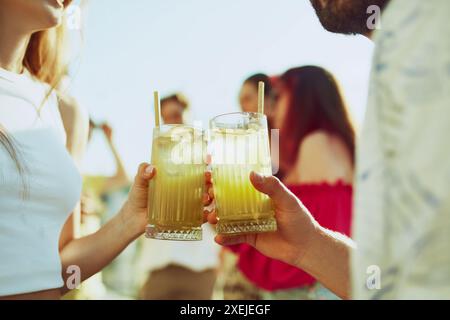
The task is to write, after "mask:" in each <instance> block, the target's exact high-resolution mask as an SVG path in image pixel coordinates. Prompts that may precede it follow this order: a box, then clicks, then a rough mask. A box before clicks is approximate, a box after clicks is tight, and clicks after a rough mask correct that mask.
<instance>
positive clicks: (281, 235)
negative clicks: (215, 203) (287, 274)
mask: <svg viewBox="0 0 450 320" xmlns="http://www.w3.org/2000/svg"><path fill="white" fill-rule="evenodd" d="M250 180H251V182H252V184H253V186H254V187H255V188H256V189H257V190H258V191H260V192H262V193H265V194H267V195H268V196H269V197H270V198H271V199H272V201H273V204H274V209H275V217H276V220H277V231H276V232H268V233H258V234H246V235H239V236H225V235H217V236H216V239H215V240H216V242H217V243H218V244H221V245H233V244H239V243H248V244H250V245H251V246H253V247H255V248H256V249H257V250H258V251H260V252H261V253H263V254H264V255H266V256H268V257H271V258H274V259H277V260H281V261H284V262H286V263H289V264H292V265H295V266H299V264H300V260H301V259H302V257H303V256H304V255H305V253H306V251H307V249H308V244H309V242H310V240H311V238H312V237H313V235H314V234H315V233H316V231H317V230H318V228H319V226H318V224H317V222H316V221H315V220H314V218H313V217H312V216H311V214H310V213H309V211H308V210H307V209H306V208H305V206H304V205H303V204H302V203H301V202H300V200H299V199H297V197H296V196H295V195H294V194H293V193H292V192H290V191H289V190H288V189H287V188H286V187H285V186H284V185H283V184H282V183H281V182H280V181H279V180H278V179H277V178H275V177H273V176H268V177H264V176H261V175H259V174H257V173H255V172H252V173H251V174H250ZM207 219H208V221H209V222H210V223H213V224H215V223H217V216H216V214H215V213H211V214H210V215H208V217H207Z"/></svg>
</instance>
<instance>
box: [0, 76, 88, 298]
mask: <svg viewBox="0 0 450 320" xmlns="http://www.w3.org/2000/svg"><path fill="white" fill-rule="evenodd" d="M48 90H49V87H48V86H47V85H45V84H43V83H42V82H39V81H38V80H36V79H34V78H33V77H32V76H31V75H30V74H29V73H28V72H25V73H24V74H21V75H19V74H15V73H11V72H9V71H6V70H4V69H1V68H0V125H1V126H2V129H3V130H4V131H6V133H7V134H8V135H9V137H10V138H11V140H12V141H13V143H14V146H15V149H16V150H17V152H18V155H19V162H20V164H21V165H22V167H24V168H25V172H24V174H23V175H22V177H21V175H20V174H19V172H18V170H17V167H16V164H15V162H14V161H13V159H12V158H11V156H10V155H9V153H8V152H7V150H6V149H5V148H4V146H3V145H2V144H1V143H0V296H5V295H13V294H21V293H29V292H35V291H41V290H48V289H53V288H59V287H62V285H63V281H62V270H61V259H60V256H59V251H58V241H59V236H60V233H61V229H62V227H63V225H64V223H65V222H66V220H67V218H68V216H69V214H70V213H71V212H72V210H73V209H74V207H75V205H76V203H77V202H78V200H79V199H80V193H81V176H80V174H79V172H78V170H77V168H76V167H75V165H74V162H73V161H72V159H71V157H70V155H69V154H68V152H67V151H66V148H65V140H66V135H65V132H64V127H63V124H62V121H61V116H60V114H59V111H58V103H57V98H56V95H55V93H52V94H51V95H50V96H49V97H48V99H47V100H45V103H44V105H43V106H42V109H41V112H40V114H39V113H38V112H37V109H38V108H39V107H40V106H41V104H42V102H43V101H44V99H45V96H46V94H47V92H48ZM22 178H23V179H22Z"/></svg>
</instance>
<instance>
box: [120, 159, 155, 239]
mask: <svg viewBox="0 0 450 320" xmlns="http://www.w3.org/2000/svg"><path fill="white" fill-rule="evenodd" d="M155 174H156V170H155V168H154V167H153V166H152V165H150V164H148V163H142V164H141V165H140V166H139V169H138V172H137V174H136V177H135V178H134V183H133V186H132V187H131V189H130V193H129V194H128V200H127V201H126V203H125V204H124V206H123V208H122V210H121V212H120V215H121V216H122V221H123V224H124V226H126V228H127V230H129V232H132V233H133V236H134V237H138V236H139V235H141V234H142V233H144V231H145V227H146V225H147V206H148V183H149V181H150V180H151V179H152V178H153V177H154V176H155Z"/></svg>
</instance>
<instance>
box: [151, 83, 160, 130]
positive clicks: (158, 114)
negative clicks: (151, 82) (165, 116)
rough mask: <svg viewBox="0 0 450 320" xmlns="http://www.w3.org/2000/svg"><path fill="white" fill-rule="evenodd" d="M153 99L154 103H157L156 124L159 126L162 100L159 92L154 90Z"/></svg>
mask: <svg viewBox="0 0 450 320" xmlns="http://www.w3.org/2000/svg"><path fill="white" fill-rule="evenodd" d="M153 99H154V105H155V126H156V127H157V128H159V125H160V119H161V117H160V113H161V102H160V101H159V92H158V91H154V92H153Z"/></svg>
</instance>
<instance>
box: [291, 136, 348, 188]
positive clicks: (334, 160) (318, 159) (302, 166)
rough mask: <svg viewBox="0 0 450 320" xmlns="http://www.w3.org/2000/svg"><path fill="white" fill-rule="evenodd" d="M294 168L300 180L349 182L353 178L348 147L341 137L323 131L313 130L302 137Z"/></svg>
mask: <svg viewBox="0 0 450 320" xmlns="http://www.w3.org/2000/svg"><path fill="white" fill-rule="evenodd" d="M296 170H297V176H298V177H299V179H300V180H301V181H300V182H321V181H328V182H335V181H337V180H344V181H346V182H351V180H352V179H353V165H352V160H351V154H350V151H349V150H348V147H347V146H346V145H345V143H344V141H343V140H342V139H341V138H339V137H337V136H335V135H332V134H330V133H328V132H325V131H316V132H313V133H311V134H309V135H308V136H306V137H305V139H303V142H302V144H301V145H300V148H299V154H298V156H297V164H296Z"/></svg>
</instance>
